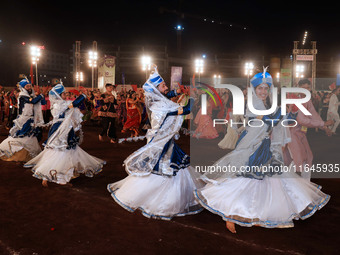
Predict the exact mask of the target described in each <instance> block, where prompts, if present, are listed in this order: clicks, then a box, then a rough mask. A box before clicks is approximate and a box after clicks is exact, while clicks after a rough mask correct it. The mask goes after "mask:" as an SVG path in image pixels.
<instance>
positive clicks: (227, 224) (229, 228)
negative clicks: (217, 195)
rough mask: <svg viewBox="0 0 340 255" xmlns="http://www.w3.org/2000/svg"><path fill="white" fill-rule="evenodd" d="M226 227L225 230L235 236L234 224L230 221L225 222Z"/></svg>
mask: <svg viewBox="0 0 340 255" xmlns="http://www.w3.org/2000/svg"><path fill="white" fill-rule="evenodd" d="M226 227H227V229H228V230H229V231H230V232H231V233H234V234H236V229H235V223H233V222H230V221H227V222H226Z"/></svg>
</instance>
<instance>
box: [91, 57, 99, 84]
mask: <svg viewBox="0 0 340 255" xmlns="http://www.w3.org/2000/svg"><path fill="white" fill-rule="evenodd" d="M97 59H98V53H97V52H96V51H89V66H90V67H91V68H92V90H93V88H94V68H96V67H97Z"/></svg>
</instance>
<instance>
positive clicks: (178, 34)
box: [175, 25, 184, 52]
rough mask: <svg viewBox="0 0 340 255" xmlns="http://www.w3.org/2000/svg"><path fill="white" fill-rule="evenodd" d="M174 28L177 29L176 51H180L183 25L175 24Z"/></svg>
mask: <svg viewBox="0 0 340 255" xmlns="http://www.w3.org/2000/svg"><path fill="white" fill-rule="evenodd" d="M175 30H176V31H177V51H178V52H180V51H181V48H182V31H183V30H184V27H183V26H182V25H177V26H176V27H175Z"/></svg>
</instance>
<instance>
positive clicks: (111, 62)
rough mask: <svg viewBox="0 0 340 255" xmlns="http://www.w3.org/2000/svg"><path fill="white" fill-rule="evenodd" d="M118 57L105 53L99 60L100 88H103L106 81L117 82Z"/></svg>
mask: <svg viewBox="0 0 340 255" xmlns="http://www.w3.org/2000/svg"><path fill="white" fill-rule="evenodd" d="M115 67H116V57H114V56H109V55H104V57H102V58H100V59H99V60H98V88H99V89H100V90H103V89H104V88H105V84H106V83H111V84H113V85H114V84H115V70H116V68H115Z"/></svg>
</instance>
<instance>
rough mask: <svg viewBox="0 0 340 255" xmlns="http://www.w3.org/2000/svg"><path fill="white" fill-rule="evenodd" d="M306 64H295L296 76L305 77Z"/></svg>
mask: <svg viewBox="0 0 340 255" xmlns="http://www.w3.org/2000/svg"><path fill="white" fill-rule="evenodd" d="M304 71H305V66H304V65H296V66H295V77H296V78H303V77H304Z"/></svg>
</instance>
